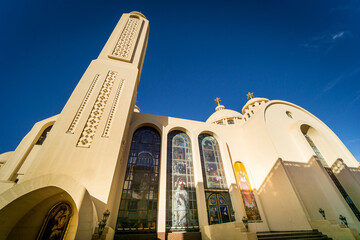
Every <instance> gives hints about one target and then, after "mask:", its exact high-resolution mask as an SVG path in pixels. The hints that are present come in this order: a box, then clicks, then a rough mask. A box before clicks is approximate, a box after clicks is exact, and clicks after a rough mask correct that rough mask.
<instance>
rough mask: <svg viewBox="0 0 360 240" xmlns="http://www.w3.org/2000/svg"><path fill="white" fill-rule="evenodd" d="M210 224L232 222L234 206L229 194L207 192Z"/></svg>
mask: <svg viewBox="0 0 360 240" xmlns="http://www.w3.org/2000/svg"><path fill="white" fill-rule="evenodd" d="M206 196H207V198H206V199H207V201H206V204H207V209H208V216H209V224H218V223H227V222H231V221H232V216H231V215H232V211H233V210H232V206H231V202H230V196H229V193H228V192H206Z"/></svg>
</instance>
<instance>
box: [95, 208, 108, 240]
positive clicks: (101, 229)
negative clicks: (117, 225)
mask: <svg viewBox="0 0 360 240" xmlns="http://www.w3.org/2000/svg"><path fill="white" fill-rule="evenodd" d="M109 216H110V211H109V210H106V211H105V212H104V213H103V218H102V219H101V220H100V222H99V229H98V234H99V239H101V235H102V234H103V232H104V229H105V226H106V222H107V220H108V218H109Z"/></svg>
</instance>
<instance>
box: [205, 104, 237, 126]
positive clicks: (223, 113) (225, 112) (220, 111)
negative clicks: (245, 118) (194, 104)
mask: <svg viewBox="0 0 360 240" xmlns="http://www.w3.org/2000/svg"><path fill="white" fill-rule="evenodd" d="M234 117H238V118H242V114H241V113H239V112H237V111H234V110H230V109H225V107H224V106H223V105H219V106H217V107H216V108H215V112H214V113H213V114H211V116H210V117H209V118H208V119H207V120H206V122H207V123H215V122H216V121H219V120H221V119H228V118H234Z"/></svg>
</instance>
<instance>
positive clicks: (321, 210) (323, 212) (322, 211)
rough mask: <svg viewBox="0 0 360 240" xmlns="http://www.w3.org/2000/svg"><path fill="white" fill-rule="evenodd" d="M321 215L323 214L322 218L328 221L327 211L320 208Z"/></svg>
mask: <svg viewBox="0 0 360 240" xmlns="http://www.w3.org/2000/svg"><path fill="white" fill-rule="evenodd" d="M319 213H320V214H321V216H322V217H323V218H324V220H326V216H325V211H324V209H322V208H319Z"/></svg>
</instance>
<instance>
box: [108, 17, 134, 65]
mask: <svg viewBox="0 0 360 240" xmlns="http://www.w3.org/2000/svg"><path fill="white" fill-rule="evenodd" d="M139 27H140V19H138V18H135V17H130V18H129V20H128V21H127V23H126V26H125V27H124V30H123V31H122V33H121V36H120V38H119V40H118V42H117V43H116V46H115V48H114V51H113V52H112V54H111V57H114V58H116V59H120V60H125V61H130V60H131V57H132V53H133V51H134V47H135V42H136V39H137V36H138V35H139Z"/></svg>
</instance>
